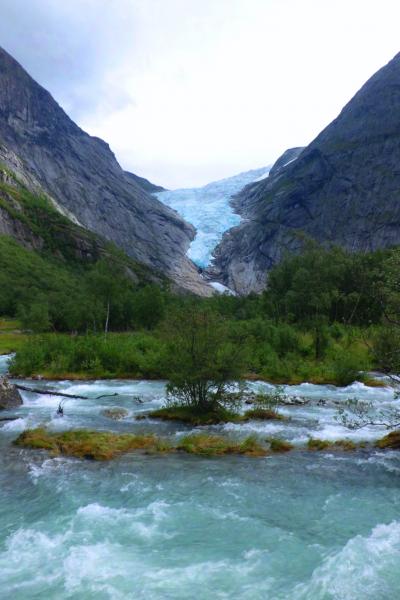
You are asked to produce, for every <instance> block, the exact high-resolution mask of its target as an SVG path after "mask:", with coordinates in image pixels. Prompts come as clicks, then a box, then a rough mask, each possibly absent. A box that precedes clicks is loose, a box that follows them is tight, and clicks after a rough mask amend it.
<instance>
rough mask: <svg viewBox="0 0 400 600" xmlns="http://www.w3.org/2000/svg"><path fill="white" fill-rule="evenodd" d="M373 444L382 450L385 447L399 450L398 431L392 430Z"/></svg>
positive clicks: (399, 432)
mask: <svg viewBox="0 0 400 600" xmlns="http://www.w3.org/2000/svg"><path fill="white" fill-rule="evenodd" d="M375 445H376V446H377V447H378V448H381V449H382V450H384V449H386V448H390V449H393V450H400V431H392V432H391V433H389V434H388V435H385V436H384V437H383V438H381V439H380V440H378V441H377V442H376V444H375Z"/></svg>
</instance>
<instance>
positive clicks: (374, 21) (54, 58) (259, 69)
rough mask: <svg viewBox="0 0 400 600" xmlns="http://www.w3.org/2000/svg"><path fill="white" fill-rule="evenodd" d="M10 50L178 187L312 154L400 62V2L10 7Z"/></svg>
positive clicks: (240, 0) (5, 17)
mask: <svg viewBox="0 0 400 600" xmlns="http://www.w3.org/2000/svg"><path fill="white" fill-rule="evenodd" d="M0 7H1V20H0V44H1V45H2V46H3V47H4V48H5V49H6V50H7V51H8V52H10V53H11V54H12V55H13V56H14V57H15V58H16V59H17V60H18V61H19V62H21V63H22V65H23V66H24V67H25V68H26V69H27V70H28V71H29V72H30V74H31V75H32V76H33V77H34V78H35V79H36V80H37V81H39V83H41V84H42V85H43V86H44V87H46V88H47V89H49V90H50V92H51V93H52V94H53V96H54V97H55V98H56V100H57V101H58V102H59V103H60V104H61V105H62V106H63V108H64V109H65V110H66V111H67V112H68V113H69V115H70V116H71V117H72V118H73V119H74V120H75V121H76V122H77V123H78V124H79V125H80V126H81V127H83V128H84V129H85V130H86V131H88V132H89V133H91V134H93V135H97V136H99V137H102V138H103V139H105V140H106V141H107V142H108V143H109V144H110V146H111V148H112V149H113V150H114V152H115V153H116V155H117V158H118V160H119V162H120V163H121V165H122V166H123V167H124V168H126V169H129V170H132V171H133V172H135V173H138V174H140V175H144V176H145V177H148V178H149V179H151V180H152V181H154V182H156V183H160V184H162V185H164V186H167V187H169V188H175V187H184V186H197V185H201V184H204V183H208V182H209V181H211V180H215V179H219V178H222V177H226V176H229V175H234V174H236V173H238V172H240V171H245V170H248V169H252V168H256V167H261V166H264V165H267V164H268V163H270V162H272V161H274V160H275V159H276V158H277V157H278V156H279V155H280V154H281V153H282V152H283V151H284V150H285V149H286V148H288V147H291V146H299V145H305V144H307V143H309V142H310V141H311V140H312V139H313V138H314V137H315V136H316V135H317V134H318V132H319V131H320V130H321V129H322V128H323V127H325V126H326V125H327V124H328V123H329V122H330V121H331V120H332V119H333V118H334V117H335V116H336V115H337V114H338V112H339V111H340V110H341V108H342V107H343V105H344V104H345V103H346V102H347V101H348V100H349V99H350V98H351V96H352V95H353V94H354V93H355V92H356V91H357V90H358V88H359V87H360V86H361V85H362V84H363V83H364V81H366V79H368V77H370V76H371V75H372V74H373V73H374V72H375V71H376V70H377V69H379V68H380V67H381V66H383V65H384V64H385V63H387V62H388V61H389V60H390V59H391V58H392V57H393V56H394V55H395V54H396V53H397V52H398V51H400V35H399V27H400V1H399V0H374V1H370V0H65V1H64V0H0Z"/></svg>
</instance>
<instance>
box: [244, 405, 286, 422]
mask: <svg viewBox="0 0 400 600" xmlns="http://www.w3.org/2000/svg"><path fill="white" fill-rule="evenodd" d="M244 419H245V420H250V419H256V420H260V421H287V420H288V418H287V417H285V416H284V415H281V414H280V413H279V412H277V411H276V410H272V409H270V408H252V409H250V410H246V412H245V413H244Z"/></svg>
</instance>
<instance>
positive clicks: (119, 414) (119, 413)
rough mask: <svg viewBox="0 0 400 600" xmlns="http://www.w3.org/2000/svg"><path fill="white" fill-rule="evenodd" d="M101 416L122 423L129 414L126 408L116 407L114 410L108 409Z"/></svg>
mask: <svg viewBox="0 0 400 600" xmlns="http://www.w3.org/2000/svg"><path fill="white" fill-rule="evenodd" d="M101 414H102V415H104V416H105V417H108V418H109V419H113V420H114V421H120V420H121V419H125V417H127V416H128V414H129V412H128V411H127V410H126V408H121V407H120V406H115V407H114V408H106V409H105V410H103V411H102V413H101Z"/></svg>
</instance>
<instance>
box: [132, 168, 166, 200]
mask: <svg viewBox="0 0 400 600" xmlns="http://www.w3.org/2000/svg"><path fill="white" fill-rule="evenodd" d="M125 175H126V177H128V179H129V180H130V181H134V182H135V183H137V184H139V185H140V187H141V188H142V189H143V190H144V191H145V192H148V193H149V194H155V193H157V192H165V188H163V187H162V186H161V185H155V184H154V183H151V181H149V180H148V179H146V178H145V177H139V175H135V174H134V173H130V172H129V171H125Z"/></svg>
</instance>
